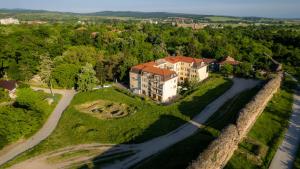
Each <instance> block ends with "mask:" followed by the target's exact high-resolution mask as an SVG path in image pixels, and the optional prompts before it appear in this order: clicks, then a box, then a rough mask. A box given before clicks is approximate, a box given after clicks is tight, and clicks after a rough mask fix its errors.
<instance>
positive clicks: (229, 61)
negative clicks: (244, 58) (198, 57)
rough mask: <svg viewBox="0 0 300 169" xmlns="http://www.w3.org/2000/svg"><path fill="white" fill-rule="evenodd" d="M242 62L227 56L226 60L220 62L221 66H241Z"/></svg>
mask: <svg viewBox="0 0 300 169" xmlns="http://www.w3.org/2000/svg"><path fill="white" fill-rule="evenodd" d="M240 63H241V62H239V61H236V60H235V59H234V58H232V57H230V56H227V57H226V59H225V60H224V61H222V62H220V65H225V64H230V65H239V64H240Z"/></svg>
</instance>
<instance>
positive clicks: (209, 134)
mask: <svg viewBox="0 0 300 169" xmlns="http://www.w3.org/2000/svg"><path fill="white" fill-rule="evenodd" d="M258 90H259V88H258V87H257V88H254V89H251V90H248V91H245V92H242V93H241V94H239V95H237V96H235V97H234V98H233V99H231V100H229V101H227V102H226V103H225V104H224V105H223V106H222V107H221V108H220V109H219V110H218V111H217V112H216V113H215V114H214V115H213V116H212V117H211V118H210V119H209V120H208V122H207V124H206V125H207V127H206V128H204V129H202V130H199V131H198V133H196V134H195V135H193V136H191V137H189V138H187V139H185V140H183V141H181V142H179V143H177V144H175V145H174V146H172V147H170V148H168V149H167V150H165V151H163V152H161V153H160V154H158V155H156V156H154V157H153V158H150V159H149V160H146V161H145V162H143V163H142V164H140V165H138V166H136V167H135V169H153V168H155V169H182V168H187V166H188V165H189V164H190V163H191V162H192V161H193V160H195V159H197V157H198V156H199V154H200V152H202V151H203V150H204V149H205V148H206V147H207V146H208V144H209V143H210V142H211V141H212V140H213V139H214V138H216V137H217V135H218V134H219V132H220V130H222V129H223V128H224V127H225V126H227V125H228V124H229V123H232V122H234V121H235V120H236V117H237V114H238V112H239V110H240V109H242V108H243V107H244V106H245V104H247V103H248V102H249V100H250V99H251V98H252V97H253V96H254V95H255V94H256V93H257V92H258ZM170 159H172V160H170Z"/></svg>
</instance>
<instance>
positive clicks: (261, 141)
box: [226, 81, 293, 169]
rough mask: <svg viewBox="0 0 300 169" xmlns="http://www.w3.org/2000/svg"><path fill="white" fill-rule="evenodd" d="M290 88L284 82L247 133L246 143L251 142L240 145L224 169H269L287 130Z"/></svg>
mask: <svg viewBox="0 0 300 169" xmlns="http://www.w3.org/2000/svg"><path fill="white" fill-rule="evenodd" d="M292 88H293V87H292V86H290V84H289V82H287V81H286V82H284V85H283V87H282V89H281V90H280V91H279V92H278V93H277V94H275V96H274V97H273V98H272V100H271V102H270V103H269V104H268V106H267V108H266V109H265V110H264V112H263V113H262V115H261V116H260V117H259V118H258V120H257V121H256V123H255V125H254V126H253V128H252V129H251V131H250V132H249V133H248V136H247V140H253V141H250V142H249V141H243V142H242V143H241V144H240V147H239V149H238V150H237V151H236V153H235V154H234V156H233V157H232V158H231V160H230V161H229V163H228V164H227V166H226V168H227V169H241V168H243V169H254V168H268V166H269V164H270V162H271V160H272V158H273V156H274V155H275V153H276V150H277V148H278V147H279V145H280V143H281V141H282V139H283V137H284V132H285V131H286V128H287V127H288V119H289V117H290V114H291V109H292V102H293V97H292V96H293V91H292V90H291V89H292ZM253 142H255V143H254V144H253ZM262 152H264V153H262Z"/></svg>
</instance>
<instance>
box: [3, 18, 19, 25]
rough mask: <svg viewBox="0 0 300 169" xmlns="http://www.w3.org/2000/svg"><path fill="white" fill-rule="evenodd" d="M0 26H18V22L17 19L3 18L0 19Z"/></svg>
mask: <svg viewBox="0 0 300 169" xmlns="http://www.w3.org/2000/svg"><path fill="white" fill-rule="evenodd" d="M0 24H1V25H11V24H20V22H19V20H18V19H14V18H5V19H0Z"/></svg>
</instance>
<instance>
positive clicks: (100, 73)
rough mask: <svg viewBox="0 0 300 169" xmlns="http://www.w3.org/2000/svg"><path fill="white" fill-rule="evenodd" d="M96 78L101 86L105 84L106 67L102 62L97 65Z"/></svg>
mask: <svg viewBox="0 0 300 169" xmlns="http://www.w3.org/2000/svg"><path fill="white" fill-rule="evenodd" d="M95 69H96V77H97V78H98V80H99V83H100V85H103V83H104V82H105V72H104V65H103V62H102V61H98V62H97V63H96V67H95Z"/></svg>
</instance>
